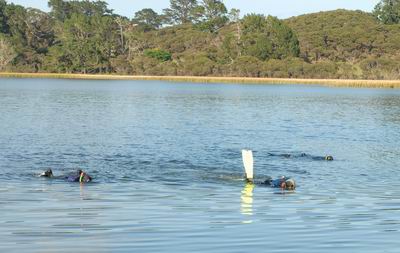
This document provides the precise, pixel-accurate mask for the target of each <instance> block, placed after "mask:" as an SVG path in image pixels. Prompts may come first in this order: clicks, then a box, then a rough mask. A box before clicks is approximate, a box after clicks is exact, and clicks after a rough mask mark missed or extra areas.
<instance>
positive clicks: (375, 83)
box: [0, 72, 400, 89]
mask: <svg viewBox="0 0 400 253" xmlns="http://www.w3.org/2000/svg"><path fill="white" fill-rule="evenodd" d="M0 78H51V79H81V80H155V81H157V80H159V81H171V82H195V83H243V84H245V83H248V84H313V85H324V86H332V87H357V88H389V89H394V88H400V80H357V79H300V78H255V77H210V76H131V75H113V74H108V75H101V74H96V75H93V74H57V73H8V72H3V73H0Z"/></svg>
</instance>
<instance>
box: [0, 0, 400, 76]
mask: <svg viewBox="0 0 400 253" xmlns="http://www.w3.org/2000/svg"><path fill="white" fill-rule="evenodd" d="M399 1H400V0H396V1H395V0H392V1H389V0H382V1H381V3H380V4H378V5H377V7H376V8H375V10H374V11H373V12H372V13H366V12H361V11H346V10H336V11H329V12H320V13H315V14H308V15H301V16H298V17H293V18H290V19H287V20H280V19H278V18H276V17H272V16H267V17H266V16H264V15H257V14H250V15H245V16H244V17H241V16H240V10H237V9H232V10H230V11H229V13H228V10H227V8H226V6H225V5H224V3H223V1H222V0H199V1H196V0H171V1H170V6H169V8H167V9H165V10H164V13H163V14H162V15H160V14H158V13H156V12H155V11H154V10H152V9H142V10H139V11H137V12H136V13H134V16H133V17H132V19H130V18H128V17H123V16H119V15H116V14H115V13H113V11H112V10H111V9H109V7H108V6H107V3H106V2H104V1H89V0H82V1H79V0H72V1H67V0H50V1H49V2H48V4H49V7H50V12H49V13H46V12H43V11H40V10H37V9H33V8H25V7H22V6H19V5H15V4H12V3H7V2H6V1H5V0H0V70H2V71H5V70H6V71H18V72H54V73H94V74H95V73H118V74H140V75H206V76H252V77H307V78H369V79H398V78H400V43H398V42H399V41H400V24H399V22H398V19H397V18H398V12H396V11H397V10H398V6H399V4H398V3H399Z"/></svg>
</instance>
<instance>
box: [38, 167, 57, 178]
mask: <svg viewBox="0 0 400 253" xmlns="http://www.w3.org/2000/svg"><path fill="white" fill-rule="evenodd" d="M40 177H48V178H52V177H54V176H53V171H52V170H51V169H48V170H46V171H44V172H42V174H40Z"/></svg>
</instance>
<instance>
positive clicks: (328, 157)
mask: <svg viewBox="0 0 400 253" xmlns="http://www.w3.org/2000/svg"><path fill="white" fill-rule="evenodd" d="M325 160H327V161H333V156H331V155H327V156H325Z"/></svg>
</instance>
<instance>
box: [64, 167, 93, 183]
mask: <svg viewBox="0 0 400 253" xmlns="http://www.w3.org/2000/svg"><path fill="white" fill-rule="evenodd" d="M67 180H68V182H79V183H89V182H91V181H92V178H91V177H90V176H89V175H88V174H87V173H86V172H84V171H82V170H77V171H76V172H75V173H74V174H72V175H69V176H68V177H67Z"/></svg>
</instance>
